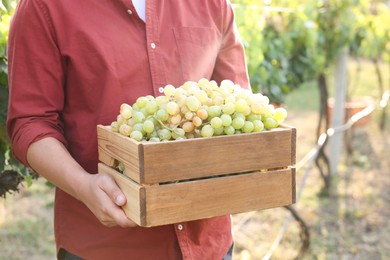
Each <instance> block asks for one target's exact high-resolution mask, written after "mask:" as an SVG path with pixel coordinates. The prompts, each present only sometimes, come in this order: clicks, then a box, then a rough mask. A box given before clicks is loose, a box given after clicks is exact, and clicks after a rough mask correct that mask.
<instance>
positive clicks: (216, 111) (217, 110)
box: [207, 105, 222, 118]
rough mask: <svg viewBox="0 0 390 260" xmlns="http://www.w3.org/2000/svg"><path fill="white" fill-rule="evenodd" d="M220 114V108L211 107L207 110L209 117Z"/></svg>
mask: <svg viewBox="0 0 390 260" xmlns="http://www.w3.org/2000/svg"><path fill="white" fill-rule="evenodd" d="M221 113H222V109H221V107H220V106H216V105H214V106H211V107H209V108H208V109H207V114H208V115H209V117H211V118H212V117H216V116H220V115H221Z"/></svg>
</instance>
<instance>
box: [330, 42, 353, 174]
mask: <svg viewBox="0 0 390 260" xmlns="http://www.w3.org/2000/svg"><path fill="white" fill-rule="evenodd" d="M335 65H336V67H335V69H336V70H335V84H334V88H335V89H334V108H333V113H332V120H331V124H330V126H331V127H332V128H337V127H338V126H341V125H342V124H344V119H345V109H344V108H345V99H346V93H347V85H348V84H347V83H348V72H347V66H348V49H347V48H345V49H344V50H343V51H342V52H341V53H340V56H339V57H338V59H337V60H336V64H335ZM343 135H344V133H343V132H339V133H335V134H334V135H333V136H332V137H331V138H330V139H329V150H330V153H329V161H330V174H331V175H334V174H336V173H337V166H338V163H339V158H340V154H341V149H342V144H343Z"/></svg>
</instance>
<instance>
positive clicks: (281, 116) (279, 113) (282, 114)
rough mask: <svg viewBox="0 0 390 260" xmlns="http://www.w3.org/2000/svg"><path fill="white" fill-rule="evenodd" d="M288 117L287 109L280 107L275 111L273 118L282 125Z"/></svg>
mask: <svg viewBox="0 0 390 260" xmlns="http://www.w3.org/2000/svg"><path fill="white" fill-rule="evenodd" d="M286 117H287V111H286V109H284V108H282V107H278V108H277V109H275V112H274V116H273V118H274V119H275V120H276V121H278V123H282V122H283V121H284V120H285V119H286Z"/></svg>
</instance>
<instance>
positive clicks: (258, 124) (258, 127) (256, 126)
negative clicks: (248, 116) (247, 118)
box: [253, 120, 264, 132]
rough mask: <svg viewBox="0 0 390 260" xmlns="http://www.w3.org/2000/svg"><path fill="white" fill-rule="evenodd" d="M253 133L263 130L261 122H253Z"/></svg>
mask: <svg viewBox="0 0 390 260" xmlns="http://www.w3.org/2000/svg"><path fill="white" fill-rule="evenodd" d="M253 126H254V128H253V132H261V131H263V130H264V123H263V122H262V121H261V120H255V121H253Z"/></svg>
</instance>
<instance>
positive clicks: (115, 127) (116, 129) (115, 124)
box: [110, 121, 119, 133]
mask: <svg viewBox="0 0 390 260" xmlns="http://www.w3.org/2000/svg"><path fill="white" fill-rule="evenodd" d="M110 127H111V130H112V131H113V132H116V133H117V132H119V124H118V122H116V121H114V122H112V123H111V125H110Z"/></svg>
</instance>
